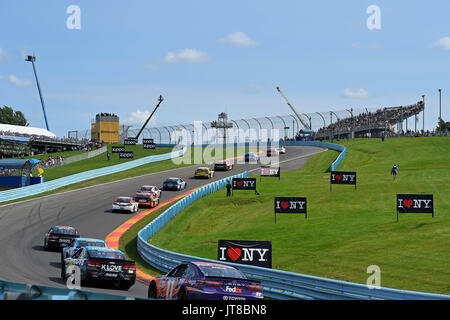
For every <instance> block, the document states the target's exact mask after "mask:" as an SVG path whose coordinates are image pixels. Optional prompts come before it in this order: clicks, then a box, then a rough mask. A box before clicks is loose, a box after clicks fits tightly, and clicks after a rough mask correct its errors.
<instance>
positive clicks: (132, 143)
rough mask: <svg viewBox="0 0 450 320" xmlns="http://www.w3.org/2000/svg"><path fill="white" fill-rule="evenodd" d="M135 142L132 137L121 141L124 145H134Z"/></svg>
mask: <svg viewBox="0 0 450 320" xmlns="http://www.w3.org/2000/svg"><path fill="white" fill-rule="evenodd" d="M136 143H137V140H136V139H134V138H127V139H125V140H124V141H123V144H124V145H126V146H134V145H136Z"/></svg>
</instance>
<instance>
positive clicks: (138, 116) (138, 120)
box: [124, 110, 156, 126]
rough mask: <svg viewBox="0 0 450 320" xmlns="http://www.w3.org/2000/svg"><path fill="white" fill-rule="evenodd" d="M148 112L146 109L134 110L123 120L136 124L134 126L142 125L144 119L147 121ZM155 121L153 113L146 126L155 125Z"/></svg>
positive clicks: (128, 123)
mask: <svg viewBox="0 0 450 320" xmlns="http://www.w3.org/2000/svg"><path fill="white" fill-rule="evenodd" d="M150 114H151V113H150V112H149V111H147V110H136V111H133V112H131V115H130V117H129V118H128V119H127V120H125V121H124V123H125V124H127V125H136V126H142V125H143V124H144V123H145V121H147V119H148V117H150ZM155 123H156V116H155V115H153V117H152V118H151V119H150V121H149V122H148V124H147V126H150V125H155Z"/></svg>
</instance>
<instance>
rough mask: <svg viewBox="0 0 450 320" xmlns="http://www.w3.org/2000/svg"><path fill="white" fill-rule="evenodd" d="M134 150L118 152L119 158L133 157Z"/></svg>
mask: <svg viewBox="0 0 450 320" xmlns="http://www.w3.org/2000/svg"><path fill="white" fill-rule="evenodd" d="M133 158H134V152H133V151H125V152H120V153H119V159H133Z"/></svg>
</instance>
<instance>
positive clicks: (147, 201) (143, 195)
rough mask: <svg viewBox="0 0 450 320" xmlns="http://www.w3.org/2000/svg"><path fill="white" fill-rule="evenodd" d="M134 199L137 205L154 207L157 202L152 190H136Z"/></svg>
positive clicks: (157, 198) (157, 199)
mask: <svg viewBox="0 0 450 320" xmlns="http://www.w3.org/2000/svg"><path fill="white" fill-rule="evenodd" d="M134 201H136V202H137V203H138V205H139V206H149V207H151V208H154V207H156V206H157V205H158V204H159V197H157V196H156V195H155V194H154V193H152V192H138V193H136V195H135V196H134Z"/></svg>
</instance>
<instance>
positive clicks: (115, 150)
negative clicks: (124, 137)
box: [111, 146, 125, 153]
mask: <svg viewBox="0 0 450 320" xmlns="http://www.w3.org/2000/svg"><path fill="white" fill-rule="evenodd" d="M111 152H112V153H120V152H125V147H122V146H112V147H111Z"/></svg>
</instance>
